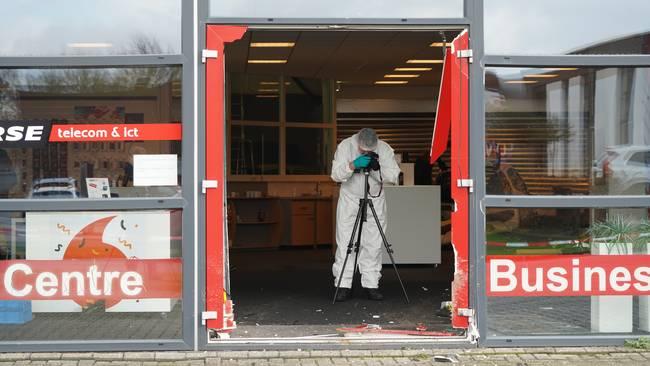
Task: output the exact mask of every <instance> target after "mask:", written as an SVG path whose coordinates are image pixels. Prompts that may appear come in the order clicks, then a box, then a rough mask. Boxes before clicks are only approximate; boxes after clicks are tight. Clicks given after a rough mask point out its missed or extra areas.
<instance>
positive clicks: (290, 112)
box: [285, 77, 331, 123]
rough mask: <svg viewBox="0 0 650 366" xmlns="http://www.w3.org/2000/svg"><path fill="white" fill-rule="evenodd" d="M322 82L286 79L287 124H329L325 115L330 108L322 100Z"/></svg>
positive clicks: (326, 94) (323, 94) (325, 94)
mask: <svg viewBox="0 0 650 366" xmlns="http://www.w3.org/2000/svg"><path fill="white" fill-rule="evenodd" d="M323 84H324V83H323V82H322V80H319V79H306V78H295V77H292V78H288V79H287V82H286V97H285V98H286V104H287V117H286V118H287V122H309V123H330V121H329V118H328V116H326V115H325V112H326V111H329V110H330V109H331V107H330V106H329V104H328V103H325V101H324V100H323V98H324V96H328V95H330V93H323V87H324V85H323Z"/></svg>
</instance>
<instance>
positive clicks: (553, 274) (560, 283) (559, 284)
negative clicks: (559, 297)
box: [547, 267, 569, 292]
mask: <svg viewBox="0 0 650 366" xmlns="http://www.w3.org/2000/svg"><path fill="white" fill-rule="evenodd" d="M566 274H567V272H566V269H564V268H562V267H553V268H551V269H549V270H548V280H549V281H550V282H551V283H549V284H548V286H547V287H548V289H549V290H551V291H553V292H563V291H566V289H567V288H569V281H568V280H567V279H566V277H565V276H566Z"/></svg>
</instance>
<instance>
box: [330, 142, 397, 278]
mask: <svg viewBox="0 0 650 366" xmlns="http://www.w3.org/2000/svg"><path fill="white" fill-rule="evenodd" d="M375 152H376V153H377V154H378V155H379V165H380V166H381V170H379V171H372V172H371V173H370V177H369V180H368V183H369V185H370V190H369V193H370V195H372V196H377V194H378V193H379V191H380V188H381V184H380V182H381V180H380V174H381V177H382V178H383V181H384V183H390V184H397V180H398V178H399V173H400V168H399V165H397V162H396V161H395V154H394V153H393V149H392V148H391V147H390V145H388V144H387V143H386V142H384V141H381V140H379V141H378V142H377V148H376V149H375ZM359 155H361V152H360V151H359V144H358V142H357V135H356V134H355V135H353V136H351V137H348V138H347V139H345V140H343V141H341V143H340V144H339V146H338V147H337V148H336V153H335V154H334V161H333V162H332V179H333V180H334V181H335V182H339V183H341V190H340V193H339V202H338V206H337V208H336V245H337V248H336V257H335V260H334V265H333V266H332V273H333V274H334V286H336V285H337V284H338V276H339V274H340V273H341V267H342V266H343V261H344V260H345V255H346V252H347V247H348V243H349V242H350V235H352V229H353V227H354V222H355V220H356V217H357V213H358V211H359V199H361V198H363V192H364V187H363V185H364V182H365V177H364V174H363V173H354V171H353V170H352V169H350V163H351V162H352V161H354V159H356V158H357V157H358V156H359ZM369 198H371V199H372V202H373V204H374V207H375V211H376V212H377V216H378V217H379V222H380V223H381V226H382V228H383V229H384V232H385V231H386V228H387V227H386V200H385V198H384V192H383V190H382V191H381V194H380V195H379V197H377V198H372V197H369ZM357 235H358V233H357V234H355V238H354V243H356V241H357ZM382 247H383V242H382V239H381V235H380V234H379V230H378V229H377V224H376V222H375V219H374V218H373V216H372V211H371V210H370V207H368V210H367V215H366V222H364V223H363V232H362V234H361V245H360V247H359V261H358V266H359V272H360V273H361V285H362V286H363V287H365V288H378V287H379V279H380V278H381V265H382V259H381V257H382ZM354 256H355V253H354V250H353V251H352V253H350V256H349V258H348V262H347V264H346V266H345V272H344V273H343V280H342V281H341V287H344V288H351V287H352V275H353V273H354V271H353V267H354Z"/></svg>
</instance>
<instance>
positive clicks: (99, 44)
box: [68, 42, 113, 48]
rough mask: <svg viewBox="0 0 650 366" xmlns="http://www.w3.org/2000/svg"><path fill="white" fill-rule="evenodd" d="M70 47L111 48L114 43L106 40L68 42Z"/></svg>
mask: <svg viewBox="0 0 650 366" xmlns="http://www.w3.org/2000/svg"><path fill="white" fill-rule="evenodd" d="M68 47H70V48H110V47H113V44H112V43H105V42H89V43H84V42H80V43H68Z"/></svg>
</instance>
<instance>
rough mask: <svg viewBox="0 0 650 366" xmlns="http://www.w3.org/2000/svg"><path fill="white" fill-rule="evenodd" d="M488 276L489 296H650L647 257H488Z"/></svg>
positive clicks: (649, 274)
mask: <svg viewBox="0 0 650 366" xmlns="http://www.w3.org/2000/svg"><path fill="white" fill-rule="evenodd" d="M487 277H488V290H487V294H488V296H598V295H650V256H648V255H530V256H488V257H487Z"/></svg>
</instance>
